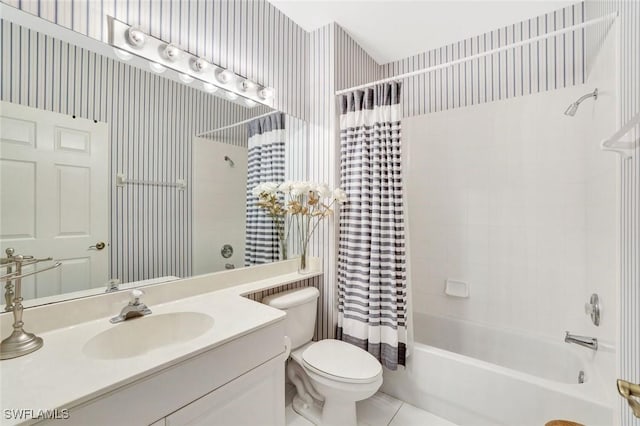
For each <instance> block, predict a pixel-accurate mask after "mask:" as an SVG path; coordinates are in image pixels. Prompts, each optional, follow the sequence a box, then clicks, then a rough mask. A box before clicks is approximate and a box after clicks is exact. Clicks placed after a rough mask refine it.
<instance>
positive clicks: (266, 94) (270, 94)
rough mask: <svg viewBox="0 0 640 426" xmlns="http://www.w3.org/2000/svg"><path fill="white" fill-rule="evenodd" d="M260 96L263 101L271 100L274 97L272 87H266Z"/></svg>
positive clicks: (259, 93) (260, 92)
mask: <svg viewBox="0 0 640 426" xmlns="http://www.w3.org/2000/svg"><path fill="white" fill-rule="evenodd" d="M258 96H260V97H261V98H262V99H269V98H271V97H273V89H272V88H271V87H265V88H263V89H262V90H260V91H259V92H258Z"/></svg>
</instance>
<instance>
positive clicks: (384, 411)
mask: <svg viewBox="0 0 640 426" xmlns="http://www.w3.org/2000/svg"><path fill="white" fill-rule="evenodd" d="M286 419H287V426H313V424H312V423H311V422H309V421H308V420H307V419H305V418H304V417H302V416H300V415H299V414H298V413H296V412H295V411H293V408H292V407H291V404H289V405H287V411H286ZM358 425H359V426H456V425H455V424H454V423H451V422H450V421H448V420H445V419H443V418H441V417H438V416H436V415H434V414H431V413H429V412H427V411H424V410H422V409H420V408H417V407H414V406H413V405H409V404H407V403H406V402H402V401H400V400H398V399H395V398H393V397H391V396H389V395H387V394H384V393H382V392H378V393H377V394H375V395H374V396H372V397H371V398H369V399H367V400H364V401H360V402H358Z"/></svg>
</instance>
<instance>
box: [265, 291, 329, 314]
mask: <svg viewBox="0 0 640 426" xmlns="http://www.w3.org/2000/svg"><path fill="white" fill-rule="evenodd" d="M319 295H320V292H319V291H318V289H317V288H315V287H303V288H294V289H293V290H287V291H283V292H282V293H276V294H272V295H271V296H267V297H265V298H263V299H262V303H264V304H265V305H269V306H272V307H274V308H277V309H288V308H293V307H294V306H298V305H302V304H304V303H308V302H312V301H314V300H316V299H317V298H318V296H319Z"/></svg>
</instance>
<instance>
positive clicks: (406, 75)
mask: <svg viewBox="0 0 640 426" xmlns="http://www.w3.org/2000/svg"><path fill="white" fill-rule="evenodd" d="M617 17H618V12H614V13H610V14H608V15H604V16H601V17H599V18H595V19H591V20H589V21H585V22H583V23H581V24H576V25H572V26H570V27H567V28H562V29H560V30H556V31H551V32H549V33H546V34H542V35H539V36H536V37H532V38H528V39H526V40H521V41H518V42H516V43H511V44H508V45H506V46H502V47H498V48H496V49H491V50H487V51H486V52H482V53H477V54H475V55H471V56H466V57H464V58H460V59H456V60H453V61H449V62H446V63H444V64H439V65H434V66H432V67H428V68H422V69H419V70H416V71H410V72H407V73H404V74H399V75H395V76H393V77H387V78H383V79H381V80H377V81H372V82H371V83H366V84H361V85H359V86H354V87H349V88H348V89H342V90H338V91H336V95H342V94H345V93H349V92H352V91H354V90H358V89H364V88H367V87H371V86H375V85H376V84H381V83H388V82H391V81H398V80H402V79H405V78H409V77H413V76H416V75H421V74H426V73H428V72H432V71H437V70H440V69H443V68H447V67H450V66H453V65H458V64H461V63H463V62H467V61H472V60H474V59H478V58H483V57H485V56H490V55H493V54H494V53H499V52H504V51H505V50H510V49H513V48H515V47H520V46H525V45H527V44H530V43H534V42H536V41H540V40H546V39H548V38H551V37H555V36H557V35H560V34H564V33H568V32H571V31H575V30H579V29H581V28H586V27H588V26H591V25H594V24H597V23H600V22H603V21H609V20H613V19H615V18H617Z"/></svg>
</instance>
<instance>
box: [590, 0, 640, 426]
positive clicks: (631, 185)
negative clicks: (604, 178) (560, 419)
mask: <svg viewBox="0 0 640 426" xmlns="http://www.w3.org/2000/svg"><path fill="white" fill-rule="evenodd" d="M616 10H617V11H618V12H619V13H620V17H619V18H618V20H617V21H618V22H617V25H618V28H619V31H620V44H619V48H620V50H619V54H620V64H621V67H620V68H619V81H620V96H619V97H620V104H619V124H620V126H622V125H623V124H624V123H625V122H627V121H628V120H629V119H630V118H631V117H633V116H634V115H636V114H638V113H640V2H638V1H623V0H586V2H585V13H586V19H593V18H597V17H598V16H602V15H605V14H608V13H611V12H614V11H616ZM599 27H600V28H598V27H596V28H594V29H593V30H592V31H591V32H590V33H588V38H587V43H588V48H589V51H595V49H597V47H598V40H599V38H600V37H601V35H602V34H603V32H604V31H605V30H606V28H604V26H599ZM639 135H640V128H636V129H635V133H633V132H632V134H631V136H632V137H634V138H637V137H638V136H639ZM621 164H622V167H621V170H620V182H621V194H622V196H621V197H620V202H621V205H620V225H621V226H620V236H621V238H620V259H621V267H620V303H619V306H620V335H619V348H620V350H619V354H620V356H619V377H620V378H622V379H624V380H628V381H631V382H633V383H640V152H637V151H636V154H635V156H634V158H633V159H632V160H629V161H624V162H622V163H621ZM611 385H612V386H613V385H614V384H611ZM618 402H619V414H620V422H619V424H620V425H621V426H640V419H639V418H636V417H634V416H633V414H632V413H631V409H630V408H629V407H628V405H627V402H626V401H625V400H624V399H622V398H619V399H618Z"/></svg>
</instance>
